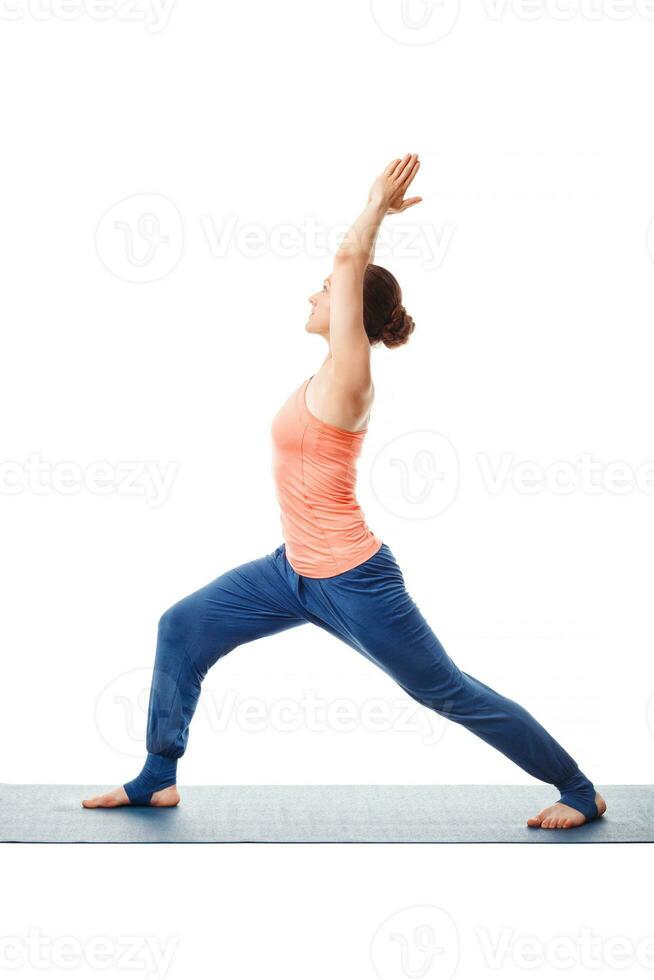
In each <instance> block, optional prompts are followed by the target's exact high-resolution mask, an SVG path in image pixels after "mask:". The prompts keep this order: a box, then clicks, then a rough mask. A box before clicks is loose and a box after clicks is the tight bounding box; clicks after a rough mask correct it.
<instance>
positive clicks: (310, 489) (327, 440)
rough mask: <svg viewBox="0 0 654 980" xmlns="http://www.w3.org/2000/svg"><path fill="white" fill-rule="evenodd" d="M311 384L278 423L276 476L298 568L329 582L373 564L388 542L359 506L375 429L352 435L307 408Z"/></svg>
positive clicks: (284, 527)
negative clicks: (359, 473) (364, 454)
mask: <svg viewBox="0 0 654 980" xmlns="http://www.w3.org/2000/svg"><path fill="white" fill-rule="evenodd" d="M311 377H313V375H312V376H311ZM310 381H311V378H307V380H306V381H304V382H303V383H302V384H301V385H300V387H299V388H298V389H297V390H296V391H294V392H293V394H292V395H291V396H290V398H289V399H288V400H287V401H286V402H285V403H284V404H283V405H282V407H281V408H280V410H279V412H278V413H277V415H276V416H275V418H274V419H273V422H272V426H271V435H272V442H273V467H272V468H273V478H274V481H275V490H276V494H277V500H278V503H279V506H280V509H281V523H282V531H283V534H284V541H285V544H286V557H287V559H288V561H289V563H290V565H291V568H293V570H294V571H295V572H297V573H298V575H305V576H307V577H308V578H329V577H331V576H333V575H340V573H341V572H346V571H348V570H349V569H350V568H354V567H355V566H356V565H360V564H361V563H362V562H364V561H366V560H367V559H368V558H371V557H372V556H373V555H374V554H375V552H377V551H378V550H379V548H380V547H381V545H382V540H381V538H379V537H377V535H375V534H373V532H372V531H371V530H370V528H369V527H368V525H367V524H366V522H365V519H364V516H363V511H362V510H361V508H360V506H359V504H358V502H357V499H356V464H357V460H358V458H359V455H360V453H361V447H362V445H363V440H364V438H365V434H366V432H367V431H368V428H367V426H366V428H365V429H360V430H359V431H358V432H349V431H348V430H347V429H339V428H338V427H337V426H335V425H330V424H329V423H328V422H322V421H321V420H320V419H317V418H316V417H315V415H313V414H312V413H311V412H310V411H309V409H308V408H307V404H306V397H305V396H306V390H307V387H308V385H309V382H310Z"/></svg>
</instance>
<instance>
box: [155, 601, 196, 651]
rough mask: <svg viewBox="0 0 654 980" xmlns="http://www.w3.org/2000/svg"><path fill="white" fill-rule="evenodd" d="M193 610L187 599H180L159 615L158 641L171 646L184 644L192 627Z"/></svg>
mask: <svg viewBox="0 0 654 980" xmlns="http://www.w3.org/2000/svg"><path fill="white" fill-rule="evenodd" d="M193 619H194V612H193V609H192V603H191V602H190V601H189V600H188V599H181V600H180V601H179V602H176V603H175V604H174V605H172V606H170V608H169V609H166V611H165V612H164V613H162V615H161V616H160V617H159V625H158V635H159V642H163V643H166V644H167V645H168V644H169V645H171V646H178V645H181V644H184V643H185V641H187V640H188V638H189V636H190V634H191V631H192V629H193Z"/></svg>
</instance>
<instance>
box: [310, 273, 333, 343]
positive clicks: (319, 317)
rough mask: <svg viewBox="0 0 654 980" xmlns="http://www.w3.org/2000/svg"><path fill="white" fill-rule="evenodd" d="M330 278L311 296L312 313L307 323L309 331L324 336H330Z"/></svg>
mask: <svg viewBox="0 0 654 980" xmlns="http://www.w3.org/2000/svg"><path fill="white" fill-rule="evenodd" d="M330 278H331V277H328V278H327V279H325V281H324V283H323V284H322V289H321V290H320V292H319V293H314V294H313V296H309V302H310V303H311V313H310V314H309V319H308V320H307V324H306V331H307V333H317V334H320V335H321V336H322V337H328V336H329V283H330Z"/></svg>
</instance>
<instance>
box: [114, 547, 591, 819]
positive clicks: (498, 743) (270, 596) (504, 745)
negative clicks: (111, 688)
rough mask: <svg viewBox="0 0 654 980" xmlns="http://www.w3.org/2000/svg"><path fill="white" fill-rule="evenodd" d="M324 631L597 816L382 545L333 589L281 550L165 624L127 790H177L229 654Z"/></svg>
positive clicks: (181, 608)
mask: <svg viewBox="0 0 654 980" xmlns="http://www.w3.org/2000/svg"><path fill="white" fill-rule="evenodd" d="M307 622H309V623H314V624H315V625H316V626H321V627H322V628H323V629H325V630H327V631H328V632H329V633H332V634H333V635H334V636H336V637H338V638H339V639H340V640H343V641H344V642H345V643H347V644H349V645H350V646H351V647H353V648H354V649H355V650H357V651H358V652H359V653H362V654H363V656H364V657H367V658H368V660H371V661H372V662H373V663H375V664H377V665H378V666H379V667H381V668H382V670H385V671H386V673H387V674H389V675H390V676H391V677H392V678H393V679H394V680H395V681H397V683H398V684H399V685H400V687H402V688H403V689H404V690H405V691H406V692H407V694H409V695H410V696H411V697H412V698H415V700H416V701H418V702H419V703H420V704H422V705H425V706H426V707H428V708H432V709H433V710H434V711H437V712H438V713H439V714H440V715H443V716H444V717H446V718H449V719H451V720H452V721H456V722H458V723H459V724H461V725H464V726H465V727H466V728H467V729H468V730H469V731H471V732H474V734H475V735H478V736H479V738H482V739H483V740H484V741H485V742H488V744H489V745H492V746H493V747H494V748H496V749H498V750H499V751H500V752H502V753H503V754H504V755H506V756H507V757H508V758H509V759H511V760H512V761H513V762H515V763H516V765H518V766H520V767H521V768H522V769H524V770H525V772H528V773H529V775H530V776H535V777H536V779H540V780H543V781H544V782H546V783H552V784H553V785H554V786H556V787H557V789H558V790H559V793H560V794H561V800H562V801H563V802H564V803H568V804H569V805H570V806H573V807H575V809H577V810H580V811H581V812H582V813H583V814H584V815H585V816H586V817H587V818H589V819H592V818H593V817H595V816H597V808H596V806H595V789H594V787H593V784H592V783H591V782H590V780H588V779H587V778H586V776H584V775H583V773H582V772H581V771H580V770H579V767H578V766H577V763H576V762H575V761H574V759H572V758H571V757H570V756H569V755H568V753H567V752H566V751H565V750H564V749H563V748H562V747H561V746H560V745H559V744H558V742H556V741H555V740H554V739H553V738H552V736H551V735H550V734H549V733H548V732H547V731H546V730H545V729H544V728H543V727H542V725H540V724H539V723H538V722H537V721H536V720H535V719H534V718H533V717H532V716H531V715H530V714H529V713H528V712H527V711H525V709H524V708H522V707H520V705H519V704H516V703H515V701H510V700H509V699H508V698H505V697H502V695H501V694H498V693H497V692H496V691H494V690H493V689H492V688H490V687H487V686H486V685H485V684H482V683H481V681H478V680H476V679H475V678H474V677H471V676H470V675H469V674H465V673H464V672H463V671H461V670H459V668H458V667H457V666H456V664H455V663H454V662H453V661H452V660H451V659H450V657H449V656H448V655H447V653H446V652H445V650H444V649H443V647H442V646H441V644H440V642H439V641H438V639H437V638H436V636H435V635H434V633H433V632H432V630H431V628H430V627H429V624H428V623H427V622H426V620H425V618H424V617H423V615H422V613H421V612H420V610H419V609H418V607H417V606H416V604H415V603H414V601H413V600H412V599H411V597H410V595H409V594H408V592H407V591H406V588H405V585H404V579H403V577H402V572H401V570H400V568H399V566H398V564H397V562H396V560H395V558H394V556H393V554H392V552H391V550H390V548H389V547H388V546H387V545H386V544H383V545H382V546H381V548H380V549H379V551H377V552H376V554H374V555H373V556H372V558H369V559H368V560H367V561H364V562H362V563H361V564H360V565H357V566H356V567H355V568H352V569H350V570H349V571H347V572H342V573H341V574H340V575H334V576H331V577H330V578H307V577H306V576H303V575H298V574H297V572H295V571H294V570H293V569H292V568H291V566H290V564H289V562H288V560H287V558H286V550H285V546H284V545H283V544H282V545H280V546H279V547H278V548H276V549H275V550H274V551H273V552H271V553H270V554H268V555H266V556H265V557H263V558H259V559H257V560H256V561H250V562H246V563H245V564H243V565H238V566H237V567H236V568H232V569H231V570H230V571H228V572H225V573H224V574H223V575H221V576H220V577H219V578H217V579H216V580H215V581H214V582H211V583H210V584H209V585H207V586H205V587H204V588H202V589H199V590H198V591H197V592H194V593H193V594H192V595H190V596H188V597H187V598H185V599H182V600H181V601H180V602H177V603H176V604H175V605H174V606H172V607H171V608H170V609H168V611H167V612H165V613H164V614H163V616H162V617H161V620H160V622H159V633H158V643H157V655H156V661H155V666H154V676H153V680H152V687H151V691H150V703H149V708H148V725H147V749H148V756H147V759H146V763H145V766H144V768H143V770H142V772H141V773H140V775H139V776H137V778H136V779H134V780H132V781H131V782H129V783H126V784H125V790H126V792H127V795H128V797H129V799H130V800H131V802H132V803H141V804H147V803H149V801H150V797H151V795H152V793H154V792H156V791H157V790H159V789H164V788H165V787H166V786H170V785H172V784H174V783H175V781H176V768H177V759H179V758H180V756H182V755H183V754H184V751H185V749H186V744H187V741H188V732H189V725H190V723H191V719H192V718H193V714H194V712H195V709H196V707H197V703H198V699H199V696H200V686H201V684H202V681H203V679H204V677H205V675H206V674H207V671H208V670H209V668H210V667H212V666H213V664H215V663H216V661H217V660H219V659H220V658H221V657H224V656H225V654H226V653H229V652H230V650H233V649H234V648H235V647H237V646H240V645H241V644H242V643H249V642H250V641H252V640H257V639H259V638H260V637H263V636H270V635H272V634H273V633H280V632H281V631H282V630H287V629H290V627H291V626H300V625H301V624H302V623H307Z"/></svg>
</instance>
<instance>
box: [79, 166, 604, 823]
mask: <svg viewBox="0 0 654 980" xmlns="http://www.w3.org/2000/svg"><path fill="white" fill-rule="evenodd" d="M419 166H420V164H419V161H418V156H417V154H407V155H406V156H405V157H404V158H403V159H401V160H399V159H398V160H393V162H392V163H390V164H389V166H388V167H387V168H386V170H385V171H384V172H383V173H382V174H381V176H379V177H378V178H377V180H375V182H374V184H373V185H372V188H371V191H370V195H369V197H368V203H367V204H366V207H365V208H364V210H363V212H362V213H361V215H360V216H359V217H358V218H357V220H356V221H355V223H354V224H353V226H352V228H351V229H350V231H349V232H348V234H347V236H346V237H345V240H344V241H343V244H342V245H341V247H340V249H339V251H338V254H337V255H336V258H335V261H334V269H333V273H332V275H331V276H330V278H329V279H327V280H326V281H325V283H324V285H323V288H322V290H321V292H319V293H316V294H315V295H314V296H312V297H311V298H310V302H311V307H312V311H311V315H310V317H309V320H308V323H307V330H308V331H309V332H310V333H315V334H320V335H321V336H323V337H324V338H325V340H326V341H327V344H328V347H329V352H328V354H327V357H326V359H325V361H324V362H323V364H322V366H321V367H320V370H319V371H318V372H317V373H316V374H315V375H312V376H311V378H309V379H308V380H307V381H305V382H304V383H303V384H302V385H301V386H300V387H299V388H298V389H297V390H296V391H295V392H293V393H292V394H291V396H290V398H289V399H288V401H287V402H286V403H285V404H284V405H283V406H282V408H281V409H280V411H279V413H278V414H277V416H276V417H275V419H274V421H273V425H272V439H273V447H274V463H273V470H274V477H275V484H276V491H277V497H278V501H279V504H280V508H281V520H282V528H283V532H284V542H285V543H284V544H282V545H280V546H279V547H278V548H277V549H276V550H275V551H273V552H271V553H270V554H268V555H266V556H265V557H263V558H259V559H258V560H256V561H251V562H248V563H246V564H244V565H239V566H238V567H237V568H233V569H232V570H231V571H228V572H225V573H224V574H223V575H221V576H220V577H219V578H217V579H216V580H215V581H214V582H212V583H210V584H209V585H207V586H205V587H204V588H203V589H200V590H199V591H198V592H195V593H193V594H192V595H190V596H188V597H187V598H186V599H182V600H181V601H180V602H178V603H176V605H174V606H172V608H170V609H169V610H168V611H167V612H165V613H164V615H163V616H162V617H161V620H160V623H159V633H158V643H157V654H156V662H155V668H154V676H153V681H152V688H151V692H150V703H149V710H148V726H147V749H148V756H147V759H146V762H145V765H144V767H143V769H142V771H141V773H140V774H139V775H138V776H137V777H136V779H133V780H131V782H128V783H126V784H125V785H124V786H121V787H118V788H117V789H114V790H113V791H111V792H109V793H106V794H104V795H102V796H96V797H94V798H93V799H90V800H85V801H84V803H83V805H84V806H86V807H115V806H123V805H126V804H141V805H150V806H162V807H165V806H175V805H176V804H177V803H179V799H180V797H179V793H178V791H177V787H176V767H177V760H178V759H179V758H180V757H181V756H182V755H183V754H184V751H185V749H186V744H187V740H188V730H189V725H190V722H191V719H192V717H193V713H194V711H195V708H196V706H197V702H198V698H199V696H200V685H201V683H202V680H203V679H204V677H205V675H206V673H207V671H208V670H209V668H210V667H212V666H213V664H214V663H215V662H216V661H217V660H218V659H219V658H220V657H222V656H224V655H225V654H226V653H228V652H229V651H230V650H233V649H234V648H235V647H237V646H239V645H240V644H242V643H249V642H250V641H252V640H255V639H259V638H260V637H262V636H269V635H271V634H273V633H278V632H280V631H281V630H285V629H289V628H290V627H291V626H299V625H301V624H302V623H307V622H309V623H314V624H316V625H317V626H321V627H322V628H323V629H325V630H327V631H328V632H330V633H332V634H333V635H334V636H336V637H339V638H340V639H341V640H343V641H344V642H345V643H348V644H349V645H350V646H352V647H353V648H354V649H355V650H357V651H358V652H359V653H362V654H363V655H364V656H365V657H367V658H368V659H369V660H371V661H372V662H373V663H376V664H378V666H380V667H381V668H382V669H383V670H385V671H386V672H387V673H388V674H390V676H391V677H393V678H394V679H395V680H396V681H397V683H398V684H399V685H400V686H401V687H402V688H403V689H404V690H405V691H406V692H407V693H408V694H410V695H411V697H412V698H415V700H416V701H418V702H420V704H423V705H426V706H427V707H429V708H432V709H433V710H434V711H437V712H439V713H440V714H442V715H444V716H445V717H446V718H450V719H452V720H453V721H456V722H459V723H460V724H462V725H464V726H465V727H466V728H468V729H469V730H470V731H471V732H474V734H475V735H478V736H479V737H480V738H482V739H484V741H486V742H488V743H489V744H490V745H492V746H493V747H494V748H496V749H498V750H499V751H500V752H503V753H504V754H505V755H506V756H508V757H509V758H510V759H512V760H513V761H514V762H515V763H516V764H517V765H519V766H520V767H521V768H522V769H524V770H525V771H526V772H528V773H529V774H530V775H532V776H535V777H536V778H537V779H541V780H543V781H545V782H548V783H552V784H553V785H555V786H556V787H557V789H558V790H559V793H560V794H561V798H560V800H559V801H558V802H557V803H554V804H553V805H552V806H550V807H547V808H546V809H544V810H543V811H541V813H539V814H538V815H537V816H535V817H532V818H531V819H529V820H528V821H527V822H528V824H529V825H530V826H534V827H542V828H546V829H552V828H568V827H576V826H579V825H580V824H583V823H585V822H586V821H588V820H593V819H595V818H596V817H598V816H601V815H602V814H603V813H604V811H605V810H606V804H605V803H604V800H603V799H602V797H601V796H600V794H599V793H596V792H595V788H594V786H593V784H592V783H591V782H590V780H589V779H587V777H586V776H585V775H584V774H583V773H582V772H581V771H580V769H579V767H578V766H577V764H576V762H575V761H574V759H572V758H571V757H570V756H569V755H568V754H567V752H565V750H564V749H563V748H562V747H561V746H560V745H559V744H558V743H557V742H556V741H555V740H554V739H553V738H552V736H551V735H549V734H548V732H546V731H545V729H544V728H543V727H542V726H541V725H539V724H538V722H537V721H535V719H534V718H532V716H531V715H530V714H529V713H528V712H527V711H525V710H524V708H521V707H520V706H519V705H518V704H516V703H515V702H513V701H510V700H508V699H507V698H504V697H502V696H501V695H500V694H498V693H497V692H496V691H493V690H492V689H491V688H489V687H486V685H484V684H482V683H481V682H480V681H478V680H476V679H475V678H474V677H471V676H470V675H468V674H465V673H463V672H462V671H461V670H459V668H458V667H457V666H456V665H455V664H454V663H453V662H452V660H451V659H450V658H449V656H448V655H447V653H446V652H445V650H444V649H443V647H442V646H441V644H440V643H439V641H438V639H437V638H436V636H435V635H434V633H433V632H432V630H431V629H430V627H429V625H428V624H427V622H426V621H425V619H424V618H423V616H422V614H421V613H420V611H419V609H418V608H417V606H416V605H415V603H414V602H413V600H412V599H411V597H410V596H409V594H408V593H407V591H406V589H405V586H404V580H403V577H402V572H401V571H400V569H399V567H398V565H397V563H396V561H395V558H394V556H393V554H392V553H391V551H390V549H389V548H388V546H387V545H386V544H384V543H383V542H382V540H381V538H379V537H377V535H375V534H374V533H373V532H372V531H371V530H370V528H369V527H368V525H367V524H366V522H365V519H364V515H363V513H362V511H361V508H360V507H359V505H358V503H357V501H356V496H355V482H356V461H357V458H358V456H359V454H360V452H361V446H362V443H363V440H364V438H365V434H366V431H367V420H368V416H369V412H370V406H371V404H372V400H373V384H372V376H371V364H370V361H371V357H370V351H371V346H373V345H375V344H378V343H380V342H381V343H384V344H386V346H387V347H398V346H400V345H401V344H404V343H406V341H407V340H408V338H409V335H410V334H411V332H412V331H413V326H414V325H413V320H412V319H411V317H410V316H408V314H407V312H406V310H405V309H404V307H403V306H402V296H401V292H400V287H399V285H398V283H397V282H396V280H395V279H394V278H393V276H392V275H391V274H390V273H389V272H387V271H386V270H384V269H381V268H380V267H379V266H376V265H373V264H371V259H372V255H373V251H374V243H375V239H376V236H377V233H378V231H379V227H380V225H381V222H382V220H383V218H384V217H385V216H386V215H387V214H397V213H399V212H402V211H405V210H406V209H407V208H409V207H412V206H413V205H415V204H417V203H418V202H419V201H420V200H421V198H419V197H411V198H408V197H407V196H406V195H407V191H408V189H409V187H410V185H411V183H412V181H413V180H414V178H415V176H416V174H417V172H418V169H419Z"/></svg>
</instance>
